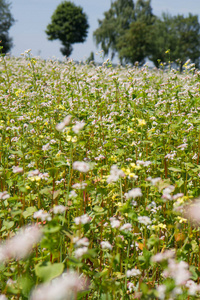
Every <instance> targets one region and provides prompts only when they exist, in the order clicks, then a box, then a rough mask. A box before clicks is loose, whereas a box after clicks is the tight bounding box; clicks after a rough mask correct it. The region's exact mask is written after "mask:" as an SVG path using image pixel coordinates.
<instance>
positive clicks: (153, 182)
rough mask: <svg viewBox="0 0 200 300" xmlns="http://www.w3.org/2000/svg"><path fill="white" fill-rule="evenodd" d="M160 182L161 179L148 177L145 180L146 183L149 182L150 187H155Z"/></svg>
mask: <svg viewBox="0 0 200 300" xmlns="http://www.w3.org/2000/svg"><path fill="white" fill-rule="evenodd" d="M161 180H162V179H161V177H156V178H152V177H148V178H147V181H150V182H151V184H152V185H156V184H157V183H158V182H159V181H161Z"/></svg>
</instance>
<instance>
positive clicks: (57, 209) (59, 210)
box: [53, 205, 67, 215]
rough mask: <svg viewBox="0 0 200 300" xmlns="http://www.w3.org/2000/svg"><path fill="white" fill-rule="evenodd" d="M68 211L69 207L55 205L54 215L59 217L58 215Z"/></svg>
mask: <svg viewBox="0 0 200 300" xmlns="http://www.w3.org/2000/svg"><path fill="white" fill-rule="evenodd" d="M66 209H67V207H66V206H64V205H55V206H54V207H53V213H54V214H55V215H57V214H62V213H63V212H65V211H66Z"/></svg>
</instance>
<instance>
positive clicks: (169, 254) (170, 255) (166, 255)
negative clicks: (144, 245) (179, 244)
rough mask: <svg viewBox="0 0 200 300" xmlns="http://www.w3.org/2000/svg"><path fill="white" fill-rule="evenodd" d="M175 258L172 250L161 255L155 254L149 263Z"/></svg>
mask: <svg viewBox="0 0 200 300" xmlns="http://www.w3.org/2000/svg"><path fill="white" fill-rule="evenodd" d="M174 256H175V251H174V249H170V250H166V251H164V252H163V253H157V254H155V255H154V256H152V257H151V261H153V262H161V261H163V260H168V259H170V258H173V257H174Z"/></svg>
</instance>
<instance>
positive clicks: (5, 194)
mask: <svg viewBox="0 0 200 300" xmlns="http://www.w3.org/2000/svg"><path fill="white" fill-rule="evenodd" d="M8 198H10V195H9V194H8V192H7V191H4V192H0V200H6V199H8Z"/></svg>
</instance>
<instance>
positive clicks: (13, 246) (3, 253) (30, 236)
mask: <svg viewBox="0 0 200 300" xmlns="http://www.w3.org/2000/svg"><path fill="white" fill-rule="evenodd" d="M41 237H42V233H41V230H40V229H39V228H38V226H35V225H33V226H28V227H25V228H22V229H21V230H20V231H19V233H17V234H16V235H15V236H14V237H12V238H11V239H8V240H6V242H5V243H3V244H2V245H1V246H0V261H7V260H9V259H11V258H14V259H16V260H19V259H22V258H25V257H26V256H27V255H29V254H30V252H31V249H32V247H33V246H34V245H35V244H37V243H38V242H39V241H40V239H41Z"/></svg>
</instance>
